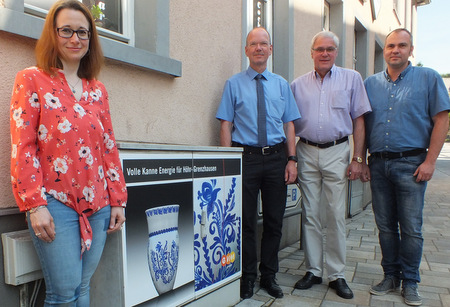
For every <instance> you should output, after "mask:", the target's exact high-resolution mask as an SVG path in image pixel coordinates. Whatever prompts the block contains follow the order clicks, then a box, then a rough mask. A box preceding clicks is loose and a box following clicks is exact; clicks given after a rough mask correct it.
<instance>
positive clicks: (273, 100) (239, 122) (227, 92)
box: [216, 67, 300, 146]
mask: <svg viewBox="0 0 450 307" xmlns="http://www.w3.org/2000/svg"><path fill="white" fill-rule="evenodd" d="M257 74H258V73H257V72H256V71H255V70H253V69H252V68H251V67H249V68H248V69H247V70H245V71H243V72H240V73H238V74H236V75H234V76H232V77H231V78H230V79H228V80H227V82H226V83H225V87H224V90H223V95H222V100H221V102H220V105H219V109H218V110H217V114H216V118H217V119H221V120H226V121H229V122H232V123H233V129H232V133H231V139H232V141H234V142H238V143H241V144H243V145H248V146H258V145H257V144H258V119H257V117H258V109H257V96H256V79H255V77H256V75H257ZM262 75H263V77H264V78H262V79H261V81H262V83H263V87H264V97H265V102H266V110H267V124H266V125H267V143H268V144H267V145H269V146H273V145H275V144H278V143H281V142H284V141H285V139H286V136H285V133H284V129H283V124H284V123H287V122H290V121H293V120H295V119H298V118H300V114H299V111H298V108H297V106H296V104H295V100H294V96H293V95H292V92H291V89H290V87H289V83H288V82H287V81H286V80H285V79H283V78H282V77H281V76H279V75H276V74H274V73H271V72H269V71H268V70H267V69H266V70H265V71H264V72H263V73H262Z"/></svg>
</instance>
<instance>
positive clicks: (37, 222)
mask: <svg viewBox="0 0 450 307" xmlns="http://www.w3.org/2000/svg"><path fill="white" fill-rule="evenodd" d="M29 215H30V222H31V227H32V228H33V231H34V234H35V235H36V237H38V238H39V239H41V240H42V241H45V242H48V243H50V242H52V241H53V240H55V236H56V232H55V223H54V222H53V217H52V215H51V214H50V212H49V211H48V209H47V207H44V206H43V207H40V208H38V209H36V210H35V211H33V212H30V213H29Z"/></svg>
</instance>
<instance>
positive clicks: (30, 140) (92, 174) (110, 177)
mask: <svg viewBox="0 0 450 307" xmlns="http://www.w3.org/2000/svg"><path fill="white" fill-rule="evenodd" d="M82 82H83V93H82V97H81V99H80V101H77V100H76V99H75V97H74V95H73V93H72V91H71V89H70V88H69V85H68V83H67V81H66V79H65V76H64V74H63V72H62V71H57V73H56V74H55V75H54V76H51V75H49V74H47V73H46V72H44V71H42V70H41V69H39V68H37V67H30V68H27V69H25V70H23V71H20V72H19V73H18V74H17V76H16V80H15V85H14V88H13V93H12V99H11V145H12V150H11V181H12V186H13V192H14V196H15V199H16V202H17V205H18V206H19V208H20V210H21V211H28V210H30V209H31V208H34V207H37V206H41V205H46V204H47V201H46V195H45V193H48V194H50V195H52V196H53V197H54V198H56V199H57V200H59V201H60V202H62V203H64V204H65V205H67V206H69V207H71V208H73V209H74V210H75V211H76V212H77V213H78V214H79V220H80V231H81V238H82V245H83V249H82V250H84V248H86V249H89V248H90V245H91V242H92V231H91V228H90V225H89V221H88V219H87V217H89V216H90V215H92V214H93V213H95V212H97V211H98V210H100V209H101V208H103V207H105V206H108V205H111V206H121V207H125V205H126V201H127V191H126V187H125V181H124V176H123V174H122V167H121V163H120V160H119V153H118V150H117V148H116V146H115V138H114V133H113V128H112V125H111V118H110V113H109V104H108V94H107V92H106V90H105V87H104V85H103V84H102V83H101V82H99V81H97V80H86V79H82Z"/></svg>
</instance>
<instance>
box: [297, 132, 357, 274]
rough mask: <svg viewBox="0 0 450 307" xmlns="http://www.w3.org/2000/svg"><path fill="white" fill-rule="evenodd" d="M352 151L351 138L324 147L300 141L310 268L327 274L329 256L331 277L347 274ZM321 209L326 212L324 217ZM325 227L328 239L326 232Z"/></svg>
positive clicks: (304, 233) (299, 158)
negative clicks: (348, 178)
mask: <svg viewBox="0 0 450 307" xmlns="http://www.w3.org/2000/svg"><path fill="white" fill-rule="evenodd" d="M349 155H350V148H349V144H348V142H344V143H342V144H339V145H335V146H332V147H329V148H324V149H320V148H318V147H315V146H311V145H307V144H304V143H302V142H301V141H299V142H298V143H297V157H298V164H297V165H298V166H297V167H298V177H299V182H300V189H301V192H302V197H303V199H302V208H303V212H302V219H303V231H302V234H303V240H304V241H303V246H304V249H305V258H306V259H305V260H306V262H305V263H306V270H307V271H309V272H311V273H313V274H314V275H315V276H318V277H323V275H324V269H323V263H324V260H325V264H326V270H327V271H326V272H327V275H328V279H329V281H333V280H336V279H337V278H345V276H344V271H345V253H346V246H345V245H346V242H345V241H346V230H345V211H346V205H345V201H346V199H347V186H348V183H347V176H346V171H347V167H348V165H349ZM321 197H323V199H321ZM322 206H324V208H321V207H322ZM321 212H323V213H325V214H326V216H322V217H321ZM324 221H326V222H324ZM325 228H326V240H324V239H325V238H324V235H323V231H324V230H325ZM324 241H326V242H324ZM324 243H325V244H324ZM324 246H325V255H324ZM324 256H325V257H324ZM324 258H325V259H324Z"/></svg>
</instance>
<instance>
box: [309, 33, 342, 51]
mask: <svg viewBox="0 0 450 307" xmlns="http://www.w3.org/2000/svg"><path fill="white" fill-rule="evenodd" d="M320 37H326V38H331V39H332V40H333V41H334V44H335V46H336V48H338V49H339V38H338V37H337V35H336V34H334V33H333V32H331V31H321V32H319V33H317V34H316V35H314V37H313V38H312V40H311V49H313V48H314V44H315V43H316V40H317V39H318V38H320Z"/></svg>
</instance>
